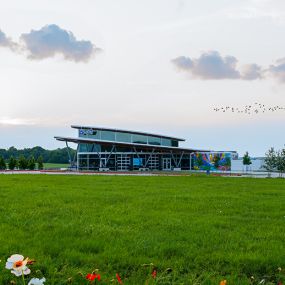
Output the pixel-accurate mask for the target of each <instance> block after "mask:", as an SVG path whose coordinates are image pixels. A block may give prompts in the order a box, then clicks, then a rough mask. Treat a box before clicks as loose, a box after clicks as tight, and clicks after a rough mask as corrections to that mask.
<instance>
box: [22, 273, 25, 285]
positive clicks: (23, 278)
mask: <svg viewBox="0 0 285 285" xmlns="http://www.w3.org/2000/svg"><path fill="white" fill-rule="evenodd" d="M22 280H23V285H26V282H25V277H24V271H23V270H22Z"/></svg>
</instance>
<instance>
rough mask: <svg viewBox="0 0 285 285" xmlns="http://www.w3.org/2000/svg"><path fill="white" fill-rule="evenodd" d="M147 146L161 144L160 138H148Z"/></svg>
mask: <svg viewBox="0 0 285 285" xmlns="http://www.w3.org/2000/svg"><path fill="white" fill-rule="evenodd" d="M148 144H152V145H160V144H161V138H159V137H153V136H148Z"/></svg>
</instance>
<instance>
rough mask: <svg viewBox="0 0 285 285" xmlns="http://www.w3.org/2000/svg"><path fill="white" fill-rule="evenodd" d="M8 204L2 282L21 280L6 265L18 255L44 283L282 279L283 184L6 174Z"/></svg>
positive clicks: (1, 188)
mask: <svg viewBox="0 0 285 285" xmlns="http://www.w3.org/2000/svg"><path fill="white" fill-rule="evenodd" d="M0 201H1V204H0V221H1V222H0V244H1V246H0V259H1V260H2V262H1V263H0V266H1V268H3V269H0V284H10V283H9V282H10V280H15V281H17V282H18V283H17V284H21V278H17V277H13V276H12V275H11V274H10V273H9V271H8V270H6V269H4V267H5V261H6V259H7V257H9V256H10V255H11V254H13V253H21V254H23V255H24V256H28V257H30V258H34V259H36V263H35V264H34V265H32V266H30V268H31V269H32V273H33V274H34V275H38V276H41V274H43V276H45V277H46V278H47V282H46V283H45V284H46V285H49V284H56V285H58V284H88V282H86V280H84V278H83V277H82V276H80V275H79V274H78V273H79V272H81V273H82V274H83V275H84V276H85V275H86V273H88V272H92V271H93V270H95V269H99V273H100V274H101V277H102V280H101V282H100V284H110V282H111V281H110V279H112V278H114V276H115V273H116V272H119V273H120V275H121V277H122V279H123V282H124V284H138V285H139V284H219V281H220V280H222V279H227V280H228V283H227V285H231V284H258V283H259V282H260V281H261V279H263V277H264V276H265V279H266V282H267V283H266V284H277V282H276V281H277V279H278V278H281V279H282V276H284V274H283V271H281V273H279V272H278V271H277V268H278V267H281V268H285V179H254V178H221V177H206V176H204V177H203V176H200V177H199V176H181V177H170V176H169V177H129V176H59V175H0ZM150 263H153V264H154V266H156V267H157V272H158V273H157V279H155V280H152V278H151V277H150V274H149V273H150V272H151V270H152V268H151V266H142V265H143V264H150ZM168 268H170V269H168ZM167 269H168V270H167ZM251 276H254V278H255V279H254V280H253V281H252V283H250V281H249V280H250V279H249V278H250V277H251ZM280 276H281V277H280ZM69 278H72V279H70V280H69V281H68V279H69ZM147 279H149V281H147ZM270 280H273V281H274V282H275V283H268V282H269V281H270ZM146 281H147V282H148V283H145V282H146ZM153 281H155V282H157V283H152V282H153ZM68 282H69V283H68ZM70 282H71V283H70ZM113 284H118V283H113Z"/></svg>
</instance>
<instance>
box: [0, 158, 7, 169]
mask: <svg viewBox="0 0 285 285" xmlns="http://www.w3.org/2000/svg"><path fill="white" fill-rule="evenodd" d="M6 168H7V166H6V162H5V159H4V158H3V156H0V170H6Z"/></svg>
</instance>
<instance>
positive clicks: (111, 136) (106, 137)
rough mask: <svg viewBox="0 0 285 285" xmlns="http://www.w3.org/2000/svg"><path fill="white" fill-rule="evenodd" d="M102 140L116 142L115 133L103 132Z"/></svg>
mask: <svg viewBox="0 0 285 285" xmlns="http://www.w3.org/2000/svg"><path fill="white" fill-rule="evenodd" d="M101 140H104V141H115V132H111V131H101Z"/></svg>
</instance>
